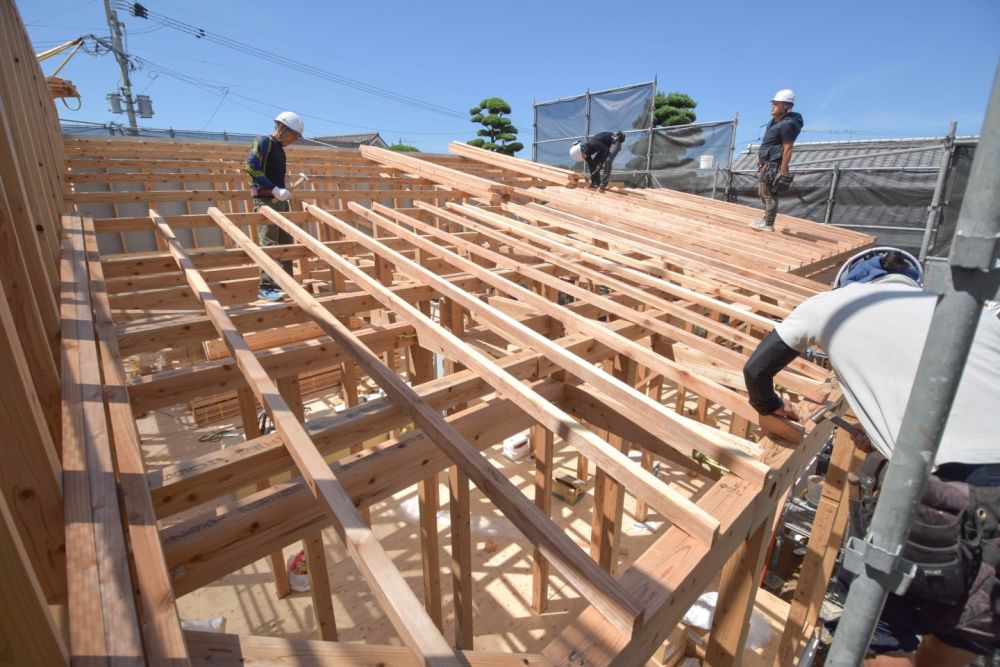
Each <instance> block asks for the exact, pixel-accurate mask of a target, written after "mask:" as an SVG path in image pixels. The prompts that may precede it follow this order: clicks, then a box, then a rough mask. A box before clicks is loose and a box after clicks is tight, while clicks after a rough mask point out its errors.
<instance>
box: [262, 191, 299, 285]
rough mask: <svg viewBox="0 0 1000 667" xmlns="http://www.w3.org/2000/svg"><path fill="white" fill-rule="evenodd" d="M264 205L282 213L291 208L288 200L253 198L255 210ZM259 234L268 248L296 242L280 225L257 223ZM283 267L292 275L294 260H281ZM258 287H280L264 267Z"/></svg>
mask: <svg viewBox="0 0 1000 667" xmlns="http://www.w3.org/2000/svg"><path fill="white" fill-rule="evenodd" d="M262 206H268V207H270V208H273V209H274V210H275V211H278V212H280V213H287V212H288V211H289V210H291V208H290V207H289V205H288V202H286V201H278V200H277V199H268V198H264V197H254V198H253V210H254V213H256V212H257V211H258V210H260V208H261V207H262ZM257 235H258V236H259V237H260V247H262V248H266V247H267V246H272V245H288V244H290V243H293V242H294V239H292V235H291V234H289V233H288V232H286V231H285V230H284V229H282V228H281V227H279V226H278V225H257ZM281 268H283V269H284V270H285V273H287V274H288V275H292V260H290V259H285V260H282V261H281ZM257 289H280V288H279V287H278V286H277V285H276V284H275V283H274V281H273V280H271V276H269V275H267V272H266V271H264V269H261V270H260V282H259V283H258V284H257Z"/></svg>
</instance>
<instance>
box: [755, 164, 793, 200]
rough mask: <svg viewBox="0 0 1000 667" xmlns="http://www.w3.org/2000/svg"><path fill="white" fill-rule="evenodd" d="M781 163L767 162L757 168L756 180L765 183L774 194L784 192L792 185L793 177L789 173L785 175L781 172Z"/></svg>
mask: <svg viewBox="0 0 1000 667" xmlns="http://www.w3.org/2000/svg"><path fill="white" fill-rule="evenodd" d="M780 169H781V164H780V163H778V162H767V163H765V164H762V165H761V166H760V167H759V168H758V169H757V180H758V181H760V182H761V183H766V184H767V185H768V187H769V188H771V190H772V191H773V192H774V193H776V194H779V195H780V194H784V193H786V192H788V189H789V188H791V187H792V181H794V180H795V177H794V176H792V175H791V174H789V175H788V176H785V175H783V174H782V173H781V171H780Z"/></svg>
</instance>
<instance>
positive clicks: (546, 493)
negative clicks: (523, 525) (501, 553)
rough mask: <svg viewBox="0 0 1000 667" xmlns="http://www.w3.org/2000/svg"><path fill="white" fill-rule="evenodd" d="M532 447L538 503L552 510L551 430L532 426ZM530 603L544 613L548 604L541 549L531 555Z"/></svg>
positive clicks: (546, 573)
mask: <svg viewBox="0 0 1000 667" xmlns="http://www.w3.org/2000/svg"><path fill="white" fill-rule="evenodd" d="M530 438H531V451H532V453H533V454H534V456H535V505H536V506H537V507H538V509H540V510H542V511H543V512H545V514H546V515H547V516H548V515H551V514H552V449H553V447H552V445H553V441H554V438H553V436H552V433H550V432H549V431H548V430H546V429H545V428H544V427H542V426H540V425H538V424H535V425H534V426H532V427H531V435H530ZM531 574H532V587H531V606H532V608H533V609H534V610H535V612H536V613H539V614H541V613H542V612H544V611H545V609H546V608H547V607H548V606H549V561H548V560H546V558H545V556H543V555H542V552H541V551H539V550H538V549H535V551H534V556H533V558H532V571H531Z"/></svg>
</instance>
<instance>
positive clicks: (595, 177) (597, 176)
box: [590, 141, 622, 188]
mask: <svg viewBox="0 0 1000 667" xmlns="http://www.w3.org/2000/svg"><path fill="white" fill-rule="evenodd" d="M621 150H622V144H621V142H620V141H612V142H611V148H610V149H608V157H607V159H606V160H604V164H602V165H600V166H599V167H598V168H597V169H595V170H594V171H593V173H591V174H590V184H591V185H592V186H593V187H595V188H596V187H598V186H600V187H602V188H606V187H607V186H608V183H609V182H610V181H611V167H612V165H614V163H615V158H616V157H618V153H620V152H621Z"/></svg>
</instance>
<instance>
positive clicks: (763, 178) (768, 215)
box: [757, 164, 778, 227]
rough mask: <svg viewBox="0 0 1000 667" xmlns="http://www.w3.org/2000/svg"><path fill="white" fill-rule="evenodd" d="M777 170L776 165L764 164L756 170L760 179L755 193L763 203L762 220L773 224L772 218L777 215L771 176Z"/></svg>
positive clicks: (776, 200) (775, 196) (775, 194)
mask: <svg viewBox="0 0 1000 667" xmlns="http://www.w3.org/2000/svg"><path fill="white" fill-rule="evenodd" d="M777 171H778V165H777V164H774V165H770V164H765V165H764V166H762V167H761V168H760V169H759V170H758V172H757V178H758V180H759V181H760V182H759V183H758V184H757V194H758V195H759V196H760V201H761V203H763V204H764V222H766V223H767V224H769V225H771V226H772V227H773V226H774V220H775V218H777V217H778V193H776V192H775V191H774V186H773V185H772V184H773V182H774V181H773V179H772V176H773V174H774V173H776V172H777Z"/></svg>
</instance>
